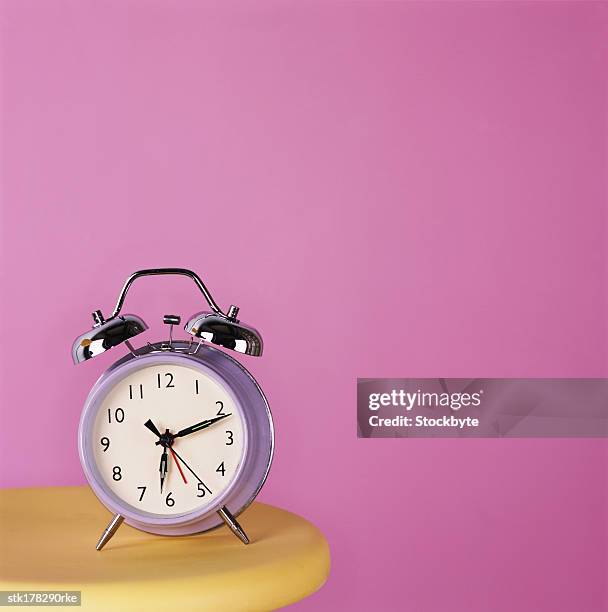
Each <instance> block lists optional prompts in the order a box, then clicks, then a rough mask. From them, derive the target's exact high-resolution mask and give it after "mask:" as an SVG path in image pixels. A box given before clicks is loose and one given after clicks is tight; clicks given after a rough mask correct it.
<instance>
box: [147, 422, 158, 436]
mask: <svg viewBox="0 0 608 612" xmlns="http://www.w3.org/2000/svg"><path fill="white" fill-rule="evenodd" d="M144 426H145V427H147V428H148V429H149V430H150V431H151V432H152V433H153V434H156V435H157V436H158V437H159V438H160V431H158V428H157V427H156V425H154V423H153V422H152V419H148V420H147V421H146V422H145V423H144Z"/></svg>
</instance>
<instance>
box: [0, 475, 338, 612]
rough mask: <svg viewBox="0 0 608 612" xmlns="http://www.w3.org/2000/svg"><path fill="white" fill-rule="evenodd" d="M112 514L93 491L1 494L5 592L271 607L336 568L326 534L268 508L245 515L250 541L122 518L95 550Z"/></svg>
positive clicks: (136, 606) (136, 605)
mask: <svg viewBox="0 0 608 612" xmlns="http://www.w3.org/2000/svg"><path fill="white" fill-rule="evenodd" d="M110 518H111V515H110V514H109V512H108V511H107V510H106V509H105V508H104V507H103V506H102V505H101V504H100V503H99V502H98V501H97V499H96V498H95V496H94V495H93V493H92V492H91V491H90V490H89V488H88V487H53V488H42V489H6V490H3V491H0V590H22V591H23V590H38V591H39V590H47V589H48V590H55V591H57V590H61V591H63V590H73V591H82V609H85V610H103V611H104V612H109V611H110V610H121V611H122V610H161V609H162V610H164V611H165V612H166V611H167V610H171V611H174V612H182V611H193V610H213V611H214V612H215V611H224V610H274V609H277V608H280V607H282V606H286V605H288V604H290V603H293V602H296V601H299V600H300V599H303V598H304V597H306V596H307V595H310V594H311V593H313V592H314V591H316V590H317V589H319V588H320V587H321V586H322V585H323V583H324V582H325V580H326V579H327V575H328V573H329V564H330V559H329V548H328V545H327V542H326V540H325V538H324V537H323V535H322V534H321V532H320V531H319V530H318V529H317V528H316V527H314V526H313V525H311V524H310V523H309V522H307V521H305V520H304V519H303V518H301V517H299V516H296V515H295V514H291V513H290V512H286V511H285V510H281V509H279V508H275V507H273V506H269V505H266V504H261V503H254V504H253V505H252V506H251V507H250V508H248V509H247V510H246V511H245V512H244V513H243V514H242V515H241V516H240V517H239V521H240V522H241V524H242V525H243V528H244V529H245V530H246V532H247V534H248V535H249V537H250V538H251V540H252V543H251V544H250V545H249V546H244V545H243V544H241V542H239V541H238V540H237V539H236V538H235V537H234V536H233V535H232V534H231V533H230V531H229V530H228V528H227V527H220V528H218V529H216V530H214V531H211V532H208V533H206V534H201V535H195V536H182V537H163V536H155V535H151V534H147V533H143V532H141V531H137V530H136V529H133V528H131V527H129V526H128V525H124V524H123V525H122V526H121V527H120V529H119V530H118V532H117V533H116V535H115V536H114V538H113V539H112V540H111V541H110V542H109V543H108V545H107V546H106V547H105V549H104V550H103V551H101V552H97V551H96V550H95V544H96V542H97V538H98V537H99V535H100V533H101V531H102V530H103V529H104V527H105V526H106V524H107V523H108V520H109V519H110ZM32 609H33V608H32ZM36 609H37V610H40V608H36ZM64 609H65V608H64ZM74 609H78V608H74Z"/></svg>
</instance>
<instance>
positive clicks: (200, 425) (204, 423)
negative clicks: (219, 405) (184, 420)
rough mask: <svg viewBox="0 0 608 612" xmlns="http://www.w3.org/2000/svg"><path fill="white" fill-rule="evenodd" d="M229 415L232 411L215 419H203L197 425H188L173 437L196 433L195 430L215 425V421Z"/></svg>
mask: <svg viewBox="0 0 608 612" xmlns="http://www.w3.org/2000/svg"><path fill="white" fill-rule="evenodd" d="M229 416H232V413H230V414H223V415H222V416H218V417H215V418H213V419H207V420H206V421H201V422H200V423H196V425H191V426H190V427H186V429H182V430H180V431H178V432H177V433H176V434H175V435H174V436H173V437H174V438H181V437H182V436H187V435H188V434H191V433H194V432H195V431H200V430H201V429H206V428H207V427H209V426H210V425H213V423H217V422H218V421H221V420H222V419H225V418H226V417H229Z"/></svg>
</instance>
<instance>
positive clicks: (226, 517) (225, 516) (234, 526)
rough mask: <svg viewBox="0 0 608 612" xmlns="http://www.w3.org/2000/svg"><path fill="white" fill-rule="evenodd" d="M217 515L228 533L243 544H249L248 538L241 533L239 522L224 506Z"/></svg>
mask: <svg viewBox="0 0 608 612" xmlns="http://www.w3.org/2000/svg"><path fill="white" fill-rule="evenodd" d="M217 513H218V514H219V515H220V516H221V517H222V520H223V521H224V523H226V525H227V526H228V527H229V528H230V531H232V533H233V534H234V535H235V536H236V537H237V538H238V539H239V540H240V541H241V542H243V544H249V538H248V537H247V534H246V533H245V532H244V531H243V528H242V527H241V526H240V525H239V522H238V521H237V520H236V519H235V518H234V516H232V514H231V513H230V510H228V508H226V506H222V507H221V508H220V509H219V510H218V511H217Z"/></svg>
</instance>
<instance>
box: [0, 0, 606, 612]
mask: <svg viewBox="0 0 608 612" xmlns="http://www.w3.org/2000/svg"><path fill="white" fill-rule="evenodd" d="M607 9H608V5H607V4H605V3H604V4H601V3H591V2H589V3H585V2H581V3H578V2H575V3H569V2H559V3H525V2H517V3H468V2H467V3H446V4H443V3H429V4H419V3H407V4H406V3H397V2H395V3H387V2H382V3H374V2H357V3H354V2H353V3H349V2H326V3H312V2H304V3H300V4H297V5H295V4H288V3H282V2H255V3H251V2H248V3H243V4H236V3H230V4H225V3H221V2H213V3H201V2H195V1H192V2H187V1H178V2H175V1H174V2H169V1H168V0H165V1H159V0H149V1H145V2H144V1H125V0H115V1H105V2H92V1H76V0H74V1H46V2H42V1H39V2H31V1H29V0H19V1H16V0H14V1H8V2H6V1H5V2H2V16H1V17H2V19H1V27H2V35H1V41H2V42H1V43H0V44H1V48H0V51H1V54H2V83H1V85H2V96H1V104H2V108H1V111H0V113H1V120H2V135H1V139H0V144H1V146H2V151H1V153H2V183H1V196H2V287H3V289H2V321H3V323H2V332H1V333H2V336H1V342H2V377H3V385H2V394H1V396H0V397H1V398H2V399H1V405H2V433H1V434H0V435H1V442H2V443H1V451H0V452H1V456H0V460H1V461H2V471H1V484H2V485H3V486H7V487H8V486H33V485H59V484H79V483H83V482H84V480H83V476H82V473H81V470H80V466H79V463H78V459H77V453H76V442H75V440H76V427H77V422H78V417H79V413H80V409H81V406H82V403H83V400H84V398H85V396H86V394H87V391H88V389H89V388H90V386H91V385H92V383H93V382H94V380H95V379H96V378H97V377H98V376H99V375H100V374H101V372H102V371H103V369H105V368H106V367H107V366H108V365H109V364H110V363H111V362H112V361H114V360H115V359H117V358H118V357H119V356H120V355H122V351H121V350H120V349H116V351H115V352H114V351H112V352H111V353H108V354H107V355H104V356H102V357H99V358H98V359H96V360H94V361H92V362H89V363H87V364H84V365H80V366H78V367H75V366H72V364H71V361H70V346H71V342H72V340H73V338H74V337H75V336H77V335H78V334H80V333H81V332H82V331H84V330H85V329H86V328H87V327H88V326H89V325H90V317H89V313H90V312H91V311H92V310H94V309H95V308H98V307H99V308H102V309H103V310H104V312H109V311H110V310H111V308H112V306H113V305H114V302H115V299H116V297H117V293H118V290H119V288H120V286H121V284H122V282H123V281H124V279H125V277H126V276H127V275H128V274H129V273H130V272H132V271H134V270H136V269H138V268H141V267H151V266H184V267H191V268H193V269H195V270H197V271H198V272H199V273H201V274H202V275H203V276H204V278H205V279H206V281H207V283H208V285H209V287H210V288H211V290H212V291H213V292H214V295H215V296H216V299H217V300H218V301H219V303H220V304H221V305H222V306H224V307H225V306H227V305H228V304H229V303H231V302H235V303H237V304H239V305H240V306H241V314H242V318H243V319H244V320H246V321H249V322H251V323H253V324H254V325H255V326H257V327H259V328H260V329H261V330H262V331H263V333H264V337H265V340H266V349H267V350H266V353H265V355H264V357H263V358H262V359H260V360H255V359H252V358H245V359H244V361H245V362H246V365H247V367H249V368H250V369H251V370H252V371H253V372H254V374H255V375H256V376H257V377H258V378H259V380H260V382H261V383H262V385H263V387H264V388H265V390H266V391H267V393H268V396H269V399H270V402H271V405H272V407H273V411H274V416H275V419H276V428H277V432H278V436H277V443H278V446H277V453H276V461H275V464H274V467H273V470H272V472H271V477H270V479H269V481H268V484H267V486H266V487H265V489H264V491H263V493H262V495H261V499H262V500H264V501H266V502H271V503H274V504H277V505H279V506H283V507H285V508H288V509H291V510H293V511H295V512H298V513H300V514H302V515H303V516H305V517H307V518H309V519H310V520H311V521H313V522H314V523H315V524H317V525H318V526H319V527H320V528H321V529H322V530H323V532H324V533H325V534H326V535H327V537H328V539H329V542H330V545H331V549H332V556H333V569H332V575H331V578H330V580H329V582H328V583H327V585H326V586H325V587H324V588H323V589H322V590H321V591H320V592H319V593H317V594H316V595H314V596H313V597H311V598H310V599H308V600H306V601H304V602H302V603H301V604H298V605H297V606H296V608H297V609H301V610H336V609H338V606H340V605H341V606H344V609H349V610H357V611H358V610H361V611H366V610H372V609H377V610H415V611H417V612H427V611H441V612H443V611H446V610H456V611H463V612H464V611H484V612H485V611H487V610H495V611H505V612H507V611H508V612H511V611H513V610H518V611H538V610H547V611H552V612H555V611H568V612H570V611H572V610H580V611H584V612H588V611H591V612H594V611H599V610H606V609H607V606H608V597H607V591H606V575H607V565H608V563H607V554H608V552H607V551H608V526H607V514H608V513H607V510H608V508H607V489H608V478H607V462H608V444H607V442H606V441H605V440H460V439H456V440H404V439H401V440H359V439H357V437H356V423H355V410H356V406H355V403H356V402H355V398H356V389H355V380H356V377H357V376H362V377H374V376H395V377H399V376H411V377H417V376H420V377H422V376H435V377H436V376H446V377H458V376H462V377H469V376H476V377H483V376H513V377H525V376H530V377H534V376H555V377H559V376H571V377H577V376H582V377H586V376H598V377H601V376H608V364H607V356H608V355H607V350H608V330H607V324H606V313H607V306H608V304H607V303H606V302H607V295H606V287H607V281H608V278H607V274H606V255H607V253H606V251H607V246H608V242H607V229H608V227H607V223H606V212H607V207H606V205H607V190H608V183H607V181H606V168H607V167H608V163H607V162H608V158H607V142H608V134H607V107H608V106H607V93H606V92H607V88H606V85H607V76H606V75H607V74H608V62H607V57H608V53H607V42H606V41H607V40H608V15H607V13H608V11H607ZM199 307H200V299H199V295H198V293H197V292H196V290H195V288H194V287H193V286H192V285H191V283H190V282H188V281H187V280H186V279H176V280H170V279H161V280H156V279H144V280H141V281H139V282H138V284H136V285H135V286H134V288H133V291H132V293H131V294H130V295H129V297H128V301H127V307H126V311H127V312H129V311H131V312H135V313H138V314H140V315H142V316H143V317H144V318H145V319H146V320H147V321H148V323H149V324H150V325H151V327H152V330H151V333H149V334H148V336H147V337H148V338H149V339H157V338H158V337H159V335H160V333H161V330H160V327H161V325H160V319H161V316H162V315H163V314H164V313H169V312H170V313H173V312H176V313H178V314H181V315H182V316H184V317H186V316H188V315H189V314H191V313H192V312H194V311H196V310H198V309H199ZM245 521H246V519H245Z"/></svg>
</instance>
